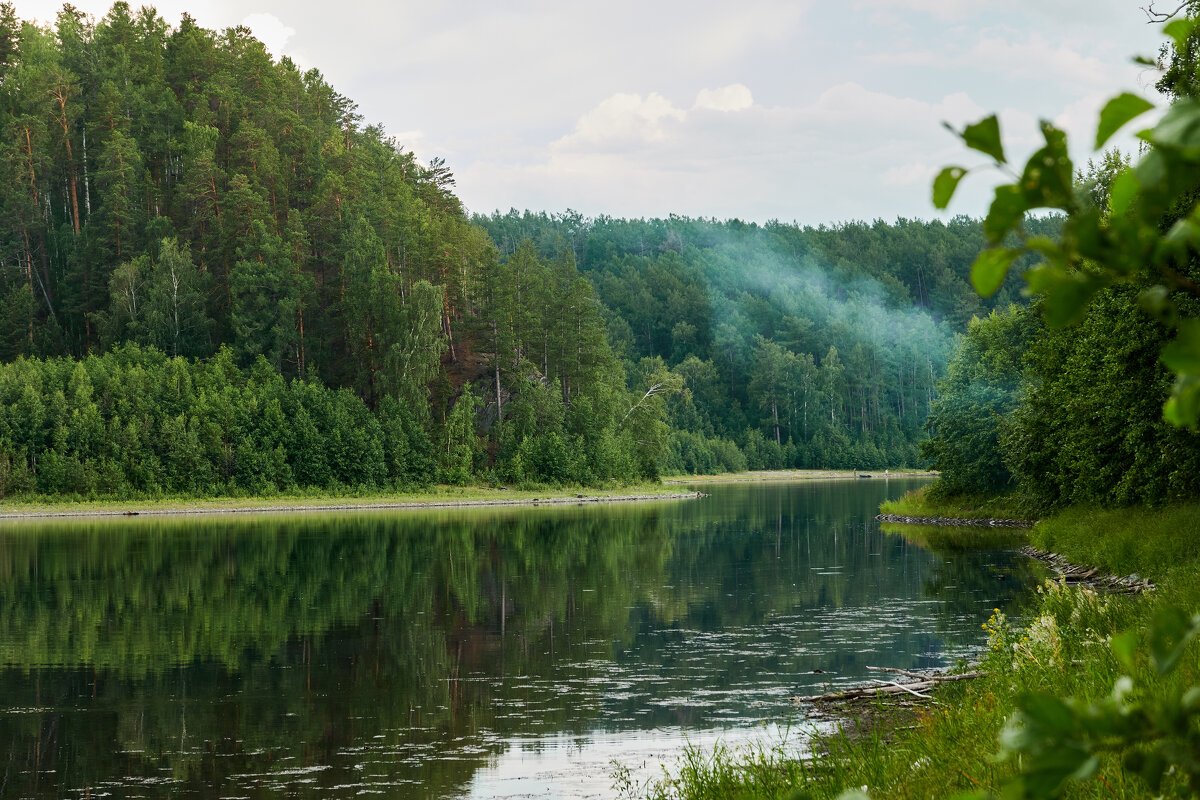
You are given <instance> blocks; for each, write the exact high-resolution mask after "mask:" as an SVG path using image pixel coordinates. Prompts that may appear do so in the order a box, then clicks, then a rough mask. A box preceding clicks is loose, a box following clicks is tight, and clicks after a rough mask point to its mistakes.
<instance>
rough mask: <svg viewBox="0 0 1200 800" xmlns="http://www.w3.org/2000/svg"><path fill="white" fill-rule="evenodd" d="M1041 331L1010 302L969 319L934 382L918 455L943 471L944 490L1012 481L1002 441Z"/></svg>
mask: <svg viewBox="0 0 1200 800" xmlns="http://www.w3.org/2000/svg"><path fill="white" fill-rule="evenodd" d="M1041 333H1042V329H1041V325H1040V324H1039V321H1038V318H1037V316H1036V314H1035V312H1034V311H1032V310H1031V309H1027V308H1022V309H1019V308H1016V307H1010V308H1009V309H1007V310H1005V311H1004V312H1003V313H1000V312H993V313H992V315H991V316H990V317H988V318H987V319H983V320H979V319H977V320H974V321H972V323H971V325H970V327H969V328H968V329H967V335H966V336H965V337H964V338H963V339H962V341H961V342H960V344H959V347H958V350H957V351H956V352H955V354H954V358H953V359H951V361H950V365H949V367H948V368H947V371H946V377H944V378H943V379H942V380H941V381H939V382H938V387H937V388H938V396H937V399H936V400H934V402H933V406H932V408H931V410H930V413H929V419H928V421H927V422H926V423H925V427H926V429H927V430H928V431H929V438H928V439H927V440H925V441H924V442H922V443H921V454H922V455H923V456H924V457H925V458H927V459H929V460H930V462H931V464H932V465H933V467H934V469H937V470H938V471H939V472H941V473H942V478H941V480H940V481H939V483H938V486H939V491H941V492H942V493H944V494H946V495H956V494H994V493H1002V492H1005V491H1007V490H1010V489H1011V488H1012V487H1013V483H1014V479H1013V476H1012V474H1011V472H1010V471H1009V468H1008V466H1007V465H1006V463H1005V459H1006V454H1005V452H1004V450H1003V449H1002V447H1001V439H1002V435H1003V434H1004V433H1005V432H1006V430H1007V427H1008V425H1009V422H1008V420H1009V419H1010V417H1011V415H1012V414H1013V412H1014V410H1015V409H1016V408H1017V406H1018V405H1019V403H1020V402H1021V399H1022V397H1023V393H1022V380H1023V378H1024V373H1025V364H1024V360H1025V355H1026V353H1027V352H1028V350H1029V348H1030V346H1031V345H1032V343H1033V341H1034V340H1035V338H1036V337H1037V336H1039V335H1040V334H1041Z"/></svg>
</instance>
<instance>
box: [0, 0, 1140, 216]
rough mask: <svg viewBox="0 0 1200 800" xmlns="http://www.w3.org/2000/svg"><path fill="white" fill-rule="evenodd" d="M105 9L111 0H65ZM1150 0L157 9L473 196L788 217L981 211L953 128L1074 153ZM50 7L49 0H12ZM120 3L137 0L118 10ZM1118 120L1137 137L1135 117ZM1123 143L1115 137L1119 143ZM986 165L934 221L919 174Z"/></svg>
mask: <svg viewBox="0 0 1200 800" xmlns="http://www.w3.org/2000/svg"><path fill="white" fill-rule="evenodd" d="M72 4H73V5H74V6H75V7H76V8H79V9H80V10H82V11H84V12H86V13H89V14H92V15H94V16H95V17H96V18H101V17H103V15H104V14H105V13H106V12H107V10H108V7H109V5H110V4H109V3H108V2H107V1H106V0H74V2H73V3H72ZM1145 4H1146V3H1145V0H1036V1H1033V0H840V2H837V3H828V2H811V0H790V1H788V2H776V0H740V2H738V3H732V2H728V0H718V1H717V2H710V0H608V2H604V3H596V2H592V3H580V2H564V1H563V0H556V1H555V2H549V0H544V1H543V0H510V1H509V2H503V3H485V2H481V1H479V0H442V1H440V2H439V1H431V0H424V2H420V3H417V2H411V0H398V1H396V2H356V1H355V0H350V1H349V2H342V3H336V4H331V3H328V2H314V1H313V0H183V1H181V0H163V1H162V2H159V3H155V4H153V5H154V6H155V7H156V8H157V9H158V11H159V13H160V14H161V15H162V16H163V18H164V19H166V21H167V22H168V23H170V24H171V25H172V26H174V25H177V24H178V22H179V18H180V15H181V14H182V13H183V12H185V11H186V12H187V13H189V14H191V16H192V17H193V18H195V19H196V21H197V22H198V23H199V24H201V25H203V26H204V27H208V28H213V29H223V28H226V27H230V26H234V25H245V26H247V27H249V28H250V29H251V30H252V31H253V32H254V33H255V35H256V36H257V37H258V38H259V39H260V40H262V41H263V43H264V44H266V45H267V47H268V49H269V50H270V51H271V52H272V53H273V54H274V55H276V56H277V57H278V56H282V55H287V56H288V57H290V58H291V59H292V60H293V61H295V62H296V63H297V64H298V65H300V66H301V67H304V68H310V67H315V68H317V69H318V70H320V71H321V73H322V74H323V75H324V76H325V78H326V80H327V81H328V82H329V83H330V84H331V85H332V86H333V87H334V89H335V90H337V91H338V92H339V93H341V94H342V95H345V96H347V97H349V98H350V99H352V100H353V101H355V102H356V103H357V104H358V107H359V112H360V113H361V114H362V115H363V118H364V121H365V122H368V123H378V124H381V125H382V126H383V127H384V129H385V130H386V132H387V133H388V134H389V135H391V136H393V137H395V139H396V141H397V142H398V143H399V144H400V145H402V146H403V147H404V148H405V149H410V150H412V151H414V152H415V153H416V155H417V156H418V157H420V158H421V159H422V160H428V159H430V158H432V157H435V156H437V157H442V158H444V159H445V160H446V162H447V165H448V166H449V167H450V169H451V170H452V171H453V172H454V174H455V177H456V179H457V182H458V183H457V190H458V194H459V196H460V197H461V198H462V201H463V203H464V204H465V205H466V207H467V208H468V210H469V211H471V212H479V213H485V214H486V213H490V212H492V211H494V210H500V211H507V210H508V209H509V208H517V209H519V210H520V209H526V208H528V209H534V210H545V211H549V212H559V211H564V210H566V209H574V210H576V211H580V212H582V213H584V214H585V215H587V216H597V215H600V214H607V215H610V216H614V217H665V216H667V215H669V214H680V215H686V216H694V217H716V218H720V219H725V218H734V217H736V218H739V219H742V220H746V221H756V222H766V221H768V220H780V221H783V222H798V223H800V224H803V225H808V224H811V225H818V224H835V223H838V222H844V221H850V220H875V219H883V220H886V221H892V220H894V219H896V218H897V217H908V218H921V219H928V218H933V217H936V216H946V215H947V214H955V213H961V214H968V215H971V216H979V215H981V214H983V213H984V212H985V211H986V208H987V201H988V198H989V197H990V194H991V187H992V186H994V185H995V184H996V183H997V182H998V181H1000V180H1001V179H1003V177H1004V176H1002V175H999V174H998V173H996V171H995V170H991V169H990V168H988V167H987V159H986V157H984V156H982V155H978V154H972V153H971V152H969V151H966V150H965V149H964V147H963V146H962V144H961V142H960V141H959V140H958V139H957V138H956V137H955V136H954V135H953V134H951V133H950V132H949V131H947V130H946V129H945V128H944V127H943V125H942V123H943V122H949V123H950V124H952V125H956V126H958V127H960V128H961V126H962V125H964V124H966V123H968V122H973V121H976V120H978V119H980V118H982V117H984V116H986V115H988V114H990V113H993V112H997V113H999V114H1000V119H1001V127H1002V131H1003V133H1004V137H1005V141H1006V146H1007V148H1008V152H1009V154H1010V160H1016V159H1017V158H1020V157H1021V156H1024V155H1028V154H1029V153H1030V152H1032V151H1033V150H1034V149H1035V148H1036V146H1037V143H1038V141H1039V137H1040V134H1039V133H1038V128H1037V121H1038V120H1039V119H1049V120H1051V121H1053V122H1054V123H1055V124H1057V125H1059V126H1061V127H1064V128H1065V129H1066V130H1067V131H1068V133H1069V134H1070V136H1071V142H1072V154H1073V157H1074V158H1075V160H1076V164H1077V165H1079V164H1083V163H1086V160H1087V159H1088V158H1089V157H1095V155H1094V154H1093V153H1092V152H1091V149H1090V145H1091V143H1092V141H1093V140H1094V137H1095V126H1096V117H1097V113H1098V111H1099V109H1100V107H1101V106H1102V105H1103V103H1104V101H1105V100H1106V99H1107V98H1108V97H1111V96H1112V95H1114V94H1116V93H1118V92H1120V91H1133V92H1137V93H1140V94H1143V95H1145V96H1147V97H1148V98H1150V99H1151V100H1155V101H1156V102H1157V101H1158V100H1159V98H1157V96H1156V93H1155V91H1154V88H1153V87H1154V82H1155V80H1156V73H1155V72H1154V71H1152V70H1148V69H1147V68H1145V67H1139V66H1135V65H1134V64H1133V63H1132V57H1133V56H1136V55H1146V56H1153V55H1156V53H1157V51H1158V47H1159V43H1160V41H1161V39H1162V37H1161V33H1160V30H1159V26H1155V25H1150V24H1147V19H1146V15H1145V13H1144V12H1143V11H1142V10H1141V8H1140V7H1139V6H1141V5H1145ZM14 5H15V7H16V10H17V14H18V16H20V17H21V18H23V19H27V20H39V21H42V22H51V21H52V20H53V18H54V15H55V14H56V12H57V10H58V8H59V7H60V5H61V4H60V3H57V2H51V1H50V0H15V3H14ZM130 5H132V6H133V7H135V8H136V7H137V6H138V5H139V3H137V2H136V0H134V1H133V2H131V3H130ZM1131 130H1136V128H1132V129H1131ZM1119 142H1120V143H1121V144H1122V145H1123V146H1125V147H1126V148H1130V149H1132V147H1133V144H1132V142H1133V139H1132V138H1131V137H1130V136H1128V135H1126V136H1124V137H1122V138H1121V139H1120V140H1119ZM950 164H959V165H962V166H965V167H981V168H983V169H981V170H980V171H979V172H978V173H973V174H971V175H969V176H968V177H967V179H966V180H965V181H964V183H963V185H962V188H960V190H959V196H957V197H956V198H955V202H954V203H953V204H952V205H951V207H950V209H949V211H948V212H944V213H939V212H936V211H935V209H934V208H933V206H932V204H931V202H930V199H929V198H930V190H929V186H930V182H931V180H932V178H933V176H934V175H935V174H936V173H937V171H938V170H939V169H940V168H941V167H943V166H947V165H950Z"/></svg>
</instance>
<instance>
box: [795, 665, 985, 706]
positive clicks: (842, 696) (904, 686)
mask: <svg viewBox="0 0 1200 800" xmlns="http://www.w3.org/2000/svg"><path fill="white" fill-rule="evenodd" d="M867 669H869V670H874V671H876V672H891V673H895V674H898V675H903V676H904V677H906V678H913V679H914V680H913V681H912V682H910V683H899V682H898V681H881V680H878V679H872V680H875V682H876V684H877V685H873V686H856V687H854V688H852V689H846V690H843V691H840V692H830V693H828V694H822V695H817V696H815V697H793V698H792V702H793V703H831V702H851V701H855V700H867V699H873V698H877V697H887V696H895V695H899V696H900V697H901V698H902V699H908V698H909V697H917V698H920V699H922V700H932V699H933V698H932V697H931V696H930V695H928V694H923V692H927V691H928V690H930V689H932V688H933V687H934V686H937V685H938V684H939V683H947V682H949V681H965V680H970V679H971V678H978V677H979V676H980V675H982V674H983V673H981V672H962V673H959V674H957V675H947V674H944V673H940V672H930V673H921V672H909V671H908V670H905V669H897V668H896V667H867Z"/></svg>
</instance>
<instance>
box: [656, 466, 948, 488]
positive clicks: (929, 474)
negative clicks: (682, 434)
mask: <svg viewBox="0 0 1200 800" xmlns="http://www.w3.org/2000/svg"><path fill="white" fill-rule="evenodd" d="M938 474H939V473H937V472H933V471H930V470H915V469H901V470H892V469H886V470H879V471H875V470H854V469H768V470H749V471H746V472H730V473H727V474H724V475H672V476H670V477H669V478H663V481H662V482H663V483H664V484H666V485H675V486H678V485H680V484H691V483H766V482H770V481H836V480H854V479H858V480H876V479H880V480H886V479H888V478H936V477H937V476H938Z"/></svg>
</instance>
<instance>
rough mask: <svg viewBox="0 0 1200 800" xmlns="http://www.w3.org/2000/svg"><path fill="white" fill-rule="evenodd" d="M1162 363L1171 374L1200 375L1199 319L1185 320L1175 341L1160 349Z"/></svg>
mask: <svg viewBox="0 0 1200 800" xmlns="http://www.w3.org/2000/svg"><path fill="white" fill-rule="evenodd" d="M1162 360H1163V363H1164V364H1166V365H1167V366H1168V367H1170V368H1171V370H1172V371H1173V372H1177V373H1180V374H1185V375H1200V319H1186V320H1184V321H1183V323H1182V324H1181V325H1180V326H1179V333H1178V334H1177V335H1176V336H1175V339H1174V340H1173V341H1171V342H1169V343H1168V344H1167V346H1166V347H1164V348H1163V349H1162Z"/></svg>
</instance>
